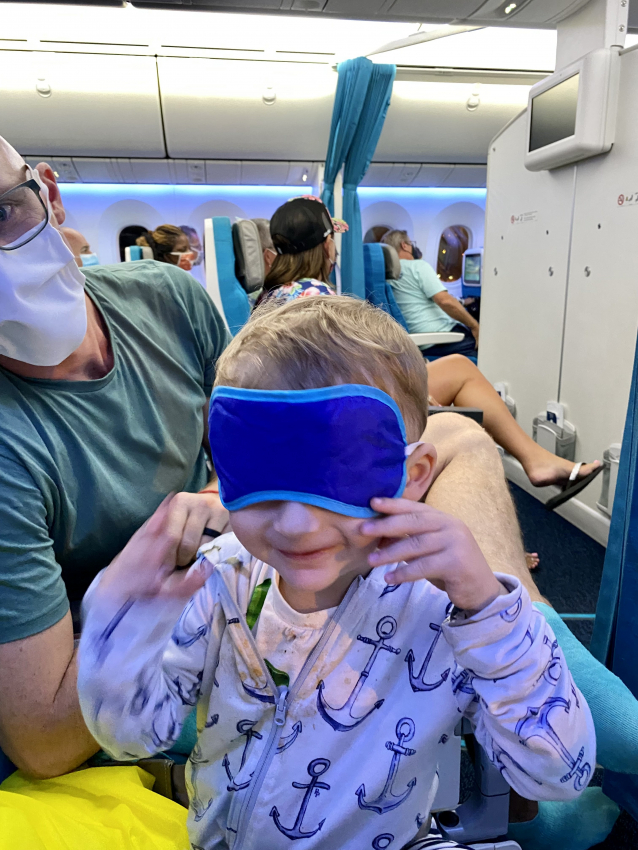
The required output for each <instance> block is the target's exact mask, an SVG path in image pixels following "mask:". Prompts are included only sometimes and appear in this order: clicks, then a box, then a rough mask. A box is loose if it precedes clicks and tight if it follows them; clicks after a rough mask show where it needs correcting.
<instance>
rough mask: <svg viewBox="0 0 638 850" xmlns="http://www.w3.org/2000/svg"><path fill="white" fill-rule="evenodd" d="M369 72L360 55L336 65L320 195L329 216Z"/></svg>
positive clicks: (354, 129)
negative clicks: (332, 103) (335, 79)
mask: <svg viewBox="0 0 638 850" xmlns="http://www.w3.org/2000/svg"><path fill="white" fill-rule="evenodd" d="M371 73H372V62H370V60H369V59H365V58H364V57H362V56H360V57H359V58H358V59H347V60H346V61H345V62H341V63H340V64H339V79H338V80H337V91H336V93H335V102H334V106H333V108H332V123H331V124H330V138H329V140H328V152H327V154H326V167H325V173H324V176H323V185H324V188H323V193H322V196H321V200H322V201H323V202H324V204H325V205H326V206H327V207H328V209H329V210H330V213H331V214H334V188H335V180H336V179H337V174H338V173H339V170H340V168H341V166H342V165H343V163H344V162H345V159H346V156H347V155H348V151H349V150H350V145H351V144H352V140H353V139H354V135H355V132H356V129H357V125H358V124H359V118H360V117H361V110H362V109H363V106H364V103H365V99H366V92H367V91H368V83H369V82H370V75H371Z"/></svg>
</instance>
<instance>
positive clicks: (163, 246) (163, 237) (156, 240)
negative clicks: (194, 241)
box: [135, 224, 188, 265]
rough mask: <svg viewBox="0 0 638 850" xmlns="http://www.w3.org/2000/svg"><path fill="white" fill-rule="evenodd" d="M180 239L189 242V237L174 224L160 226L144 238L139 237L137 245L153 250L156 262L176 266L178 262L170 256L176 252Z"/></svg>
mask: <svg viewBox="0 0 638 850" xmlns="http://www.w3.org/2000/svg"><path fill="white" fill-rule="evenodd" d="M180 239H186V241H187V242H188V236H187V235H186V234H185V233H184V231H183V230H182V229H181V228H180V227H176V226H175V225H174V224H160V226H159V227H157V228H156V229H155V230H153V231H148V232H147V233H145V234H144V235H143V236H140V237H138V238H137V239H136V240H135V244H136V245H142V246H144V247H145V248H151V249H152V251H153V257H154V258H155V259H156V260H159V261H160V262H162V263H173V265H175V264H176V260H175V259H174V258H172V257H171V256H170V253H171V251H174V250H175V246H176V245H177V243H178V242H179V240H180Z"/></svg>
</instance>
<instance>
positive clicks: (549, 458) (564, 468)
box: [524, 447, 600, 487]
mask: <svg viewBox="0 0 638 850" xmlns="http://www.w3.org/2000/svg"><path fill="white" fill-rule="evenodd" d="M539 448H540V447H539ZM599 466H600V461H599V460H595V461H594V462H593V463H584V464H583V465H582V466H581V468H580V470H579V472H578V475H577V477H576V480H577V481H580V479H581V478H585V476H587V475H589V474H590V472H593V471H594V470H595V469H596V468H597V467H599ZM524 467H525V472H526V473H527V477H528V478H529V480H530V481H531V482H532V484H533V485H534V487H547V486H549V485H550V484H558V485H559V486H564V485H565V484H567V482H568V481H569V476H570V475H571V472H572V470H573V468H574V463H573V462H572V461H571V460H564V459H563V458H561V457H556V455H553V454H552V453H551V452H548V451H546V450H545V449H542V455H540V454H539V457H538V458H535V459H534V460H533V461H532V462H530V463H528V464H527V465H524Z"/></svg>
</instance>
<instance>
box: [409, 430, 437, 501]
mask: <svg viewBox="0 0 638 850" xmlns="http://www.w3.org/2000/svg"><path fill="white" fill-rule="evenodd" d="M406 466H407V469H408V480H407V483H406V485H405V489H404V491H403V497H402V498H404V499H412V501H413V502H418V501H420V499H422V498H423V496H424V495H425V493H427V491H428V490H429V488H430V485H431V484H432V481H433V479H434V472H435V469H436V449H435V448H434V446H433V445H432V443H419V444H418V445H417V446H416V448H415V449H414V451H413V452H412V454H410V456H409V457H408V458H407V460H406Z"/></svg>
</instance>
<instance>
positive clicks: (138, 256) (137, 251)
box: [124, 245, 153, 263]
mask: <svg viewBox="0 0 638 850" xmlns="http://www.w3.org/2000/svg"><path fill="white" fill-rule="evenodd" d="M152 259H153V249H152V248H146V247H144V246H142V245H128V246H127V247H126V248H125V249H124V262H125V263H131V262H135V260H152Z"/></svg>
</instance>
